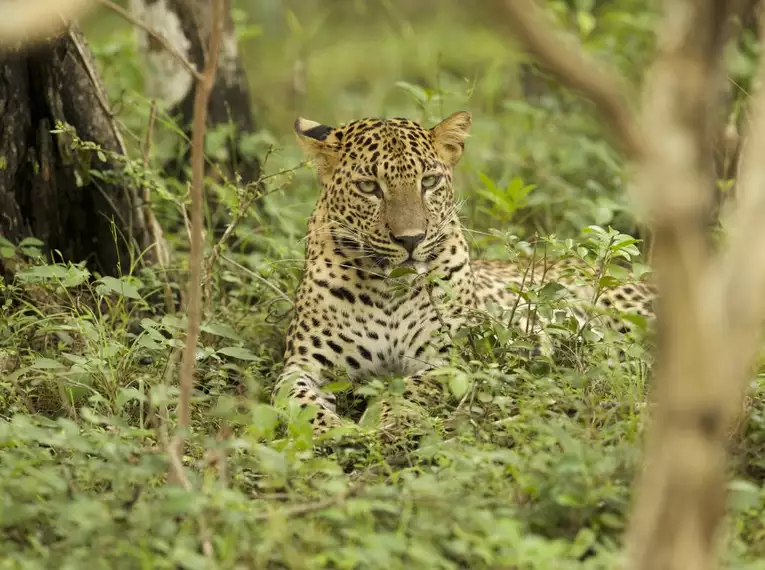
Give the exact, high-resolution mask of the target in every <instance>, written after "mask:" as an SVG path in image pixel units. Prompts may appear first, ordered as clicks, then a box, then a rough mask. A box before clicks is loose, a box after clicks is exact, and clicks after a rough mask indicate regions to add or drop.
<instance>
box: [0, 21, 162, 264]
mask: <svg viewBox="0 0 765 570" xmlns="http://www.w3.org/2000/svg"><path fill="white" fill-rule="evenodd" d="M95 69H96V67H95V62H94V60H93V57H92V55H91V53H90V50H89V48H88V46H87V43H86V42H85V39H84V37H83V35H82V33H81V32H80V31H79V30H78V29H77V28H76V27H73V28H71V29H70V31H68V32H67V33H65V34H64V35H63V36H61V37H60V38H57V39H53V40H51V41H48V42H45V43H42V44H40V45H37V46H36V47H35V48H29V47H27V48H26V49H23V48H15V49H8V50H6V51H4V52H0V115H1V116H2V121H0V160H1V161H2V166H3V167H2V168H0V236H2V237H4V238H5V239H7V240H10V241H11V242H14V243H16V242H18V241H19V240H21V239H23V238H24V237H28V236H34V237H36V238H38V239H40V240H42V241H43V242H45V245H46V247H47V249H48V251H53V250H58V251H60V252H61V254H62V256H63V258H64V259H66V260H72V261H81V260H87V262H88V266H89V268H90V269H91V270H94V271H98V272H100V273H102V274H106V275H117V274H119V273H120V272H121V271H126V270H127V269H128V268H129V267H130V260H131V256H132V257H133V258H137V257H138V256H139V255H140V252H141V251H143V250H144V249H147V248H149V247H150V246H152V245H153V242H154V239H153V237H152V232H151V231H150V229H149V228H150V227H151V220H149V219H148V218H147V217H146V214H145V213H144V211H142V209H141V207H140V202H139V200H138V199H137V193H136V189H135V187H134V186H133V184H132V182H131V181H130V180H129V179H126V178H124V177H122V176H120V172H121V165H120V163H119V160H118V159H115V157H113V156H112V154H111V153H114V154H116V155H124V154H125V149H124V145H123V142H122V139H121V136H120V133H119V131H118V130H117V128H116V126H115V124H114V122H113V121H112V118H111V115H110V112H109V109H108V107H107V102H106V101H107V100H106V95H105V93H104V90H103V86H102V85H101V83H100V79H99V77H98V75H97V73H96V71H95ZM57 123H65V124H67V125H69V126H71V128H72V129H74V131H75V134H76V136H77V137H78V138H79V139H80V140H82V141H90V142H93V143H95V144H96V145H98V147H99V148H101V149H103V150H104V151H106V152H105V153H103V154H102V156H104V157H105V160H103V161H102V160H100V159H99V158H98V157H97V154H96V153H95V152H92V151H81V150H80V151H73V150H72V149H71V145H70V144H69V141H68V138H69V137H68V136H67V135H66V134H64V135H61V134H59V135H57V134H53V133H51V130H53V129H54V128H55V127H56V124H57ZM90 169H93V170H95V171H97V173H100V174H104V175H105V177H106V180H110V182H107V181H105V180H103V179H101V177H99V176H92V175H90V174H89V172H88V171H89V170H90ZM115 234H116V235H115ZM160 245H161V246H162V247H161V248H160V249H159V250H158V249H156V248H151V249H150V250H149V251H148V253H147V254H146V255H145V256H144V258H143V259H142V262H144V263H147V262H148V263H152V262H156V261H157V260H158V251H163V250H164V249H163V247H164V244H160ZM2 269H3V270H8V269H9V267H3V268H2Z"/></svg>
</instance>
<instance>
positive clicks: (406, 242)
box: [390, 233, 425, 255]
mask: <svg viewBox="0 0 765 570" xmlns="http://www.w3.org/2000/svg"><path fill="white" fill-rule="evenodd" d="M390 238H391V239H392V240H393V241H394V243H397V244H398V245H400V246H401V247H403V248H404V249H405V250H406V251H407V252H408V253H409V255H412V253H413V252H414V248H416V247H417V246H418V245H419V243H420V242H421V241H422V240H424V239H425V234H424V233H422V234H416V235H413V236H397V235H394V234H393V233H391V234H390Z"/></svg>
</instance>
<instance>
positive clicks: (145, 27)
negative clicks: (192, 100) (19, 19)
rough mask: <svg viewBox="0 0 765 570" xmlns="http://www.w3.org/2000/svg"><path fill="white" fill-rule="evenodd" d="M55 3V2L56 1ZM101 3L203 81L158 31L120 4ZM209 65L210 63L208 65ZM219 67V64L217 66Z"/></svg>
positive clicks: (101, 0) (190, 64) (108, 1)
mask: <svg viewBox="0 0 765 570" xmlns="http://www.w3.org/2000/svg"><path fill="white" fill-rule="evenodd" d="M54 1H55V0H54ZM97 1H98V2H99V3H101V4H103V5H104V6H106V7H107V8H109V9H110V10H112V11H114V12H115V13H117V14H119V15H120V16H122V17H123V18H125V19H126V20H127V21H128V22H130V23H131V24H133V25H134V26H136V27H138V28H141V29H142V30H143V31H144V32H146V33H147V34H149V35H150V36H151V37H152V38H154V39H155V40H157V41H158V42H159V43H160V44H162V47H164V48H165V49H166V50H167V51H168V52H170V53H171V54H172V55H173V56H174V57H175V58H176V59H177V60H178V61H179V62H180V63H181V64H182V65H183V66H184V67H185V68H186V69H187V70H188V72H189V73H190V74H191V76H192V77H193V78H194V79H196V80H197V83H199V82H201V81H202V77H203V74H200V73H199V71H197V68H196V67H194V64H192V63H191V62H190V61H189V60H188V59H186V57H185V56H184V55H183V54H182V53H181V52H179V51H178V50H177V49H175V47H174V46H173V44H171V43H170V42H169V41H167V39H166V38H165V37H164V36H162V35H161V34H160V33H158V32H157V31H156V30H154V29H153V28H152V27H151V26H149V25H148V24H146V23H145V22H142V21H141V20H139V19H138V18H136V17H135V16H133V15H132V14H131V13H130V12H128V11H127V10H125V9H124V8H123V7H122V6H119V5H118V4H115V3H114V2H112V0H97ZM210 39H211V42H210V48H212V37H211V38H210ZM207 65H209V62H208V64H207ZM216 65H217V64H216Z"/></svg>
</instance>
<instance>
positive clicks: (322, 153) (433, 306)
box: [276, 112, 652, 432]
mask: <svg viewBox="0 0 765 570" xmlns="http://www.w3.org/2000/svg"><path fill="white" fill-rule="evenodd" d="M470 126H471V116H470V114H469V113H466V112H460V113H455V114H454V115H452V116H450V117H449V118H447V119H446V120H444V121H443V122H441V123H440V124H438V125H436V126H435V127H433V128H431V129H425V128H423V127H422V126H420V125H419V124H417V123H416V122H414V121H410V120H407V119H401V118H396V119H389V120H382V119H362V120H357V121H353V122H350V123H348V124H346V125H344V126H341V127H337V128H333V127H329V126H325V125H321V124H319V123H314V122H312V121H307V120H305V119H298V120H297V121H296V122H295V130H296V134H297V138H298V141H299V142H300V144H301V146H302V147H303V149H304V151H305V152H306V153H307V155H308V157H310V158H311V159H312V160H313V162H314V165H315V167H316V170H317V172H318V176H319V178H320V180H321V184H322V187H323V189H322V193H321V196H320V198H319V201H318V203H317V205H316V207H315V209H314V212H313V214H312V216H311V218H310V221H309V224H308V241H307V248H306V261H305V271H304V276H303V280H302V282H301V284H300V287H299V289H298V291H297V295H296V298H295V313H294V316H293V318H292V322H291V324H290V327H289V330H288V333H287V339H286V352H285V367H284V371H283V372H282V374H281V376H280V378H279V381H278V384H277V388H279V389H278V390H277V392H276V393H283V394H285V393H286V394H288V395H289V397H291V398H293V399H295V400H297V401H298V402H299V403H300V405H301V406H302V407H306V406H308V405H310V404H314V405H316V406H317V408H318V411H317V415H316V416H315V418H314V423H313V425H314V429H315V431H317V432H322V431H324V430H326V428H328V427H332V426H335V425H338V424H339V423H341V421H342V420H341V419H340V417H339V416H338V414H337V410H336V399H335V396H334V395H333V394H330V393H327V392H325V391H323V390H322V386H323V385H325V384H326V383H327V382H328V372H329V371H330V370H331V369H333V368H335V367H339V368H342V369H346V370H347V371H348V372H349V374H350V376H351V377H352V378H363V377H366V376H371V375H380V374H396V375H403V376H405V377H406V380H407V385H408V386H410V387H411V386H416V385H417V384H418V382H420V381H421V379H422V374H423V373H424V372H425V371H427V370H429V369H431V368H433V367H435V366H439V365H442V364H445V355H446V353H447V352H448V351H449V349H450V347H449V339H450V336H451V335H450V334H444V333H454V332H456V330H457V329H459V328H460V327H461V326H463V325H464V324H465V322H466V319H467V318H468V317H469V314H470V312H471V311H472V310H474V309H479V308H481V307H483V306H485V305H486V304H487V303H489V302H495V303H497V304H499V305H503V306H511V305H513V304H514V303H515V297H516V295H515V294H514V293H512V292H511V291H508V290H507V289H506V286H507V285H508V284H509V283H515V284H521V282H522V281H523V280H524V279H527V277H528V275H527V272H526V271H525V269H524V267H523V264H520V265H519V264H511V263H508V262H502V261H473V262H471V260H470V255H469V251H468V244H467V242H466V240H465V236H464V235H463V232H462V229H461V226H460V223H459V221H458V216H457V211H456V206H455V200H454V191H453V187H452V172H453V168H454V167H455V165H456V164H457V162H458V161H459V159H460V157H461V155H462V152H463V148H464V139H465V138H466V137H467V136H468V133H469V130H470ZM401 266H410V267H412V268H414V269H415V270H416V272H417V276H416V277H414V278H413V277H411V276H410V277H408V278H399V279H393V278H390V273H391V271H392V270H393V269H395V268H398V267H401ZM564 269H565V268H564ZM524 275H526V277H524ZM426 276H427V277H436V278H438V280H440V283H441V284H442V285H439V284H438V281H435V282H434V280H432V279H426V278H425V277H426ZM556 278H560V280H561V281H562V282H563V284H568V285H570V284H572V283H573V280H572V279H571V278H570V277H567V276H566V272H565V271H564V270H561V269H560V268H557V269H556V266H553V268H552V269H550V270H548V274H547V279H556ZM401 279H408V281H409V288H408V290H406V291H405V292H404V293H403V294H402V293H401V287H400V284H397V283H398V281H400V280H401ZM443 284H446V289H447V290H449V294H446V293H445V290H444V286H443ZM651 296H652V295H651V290H650V288H649V287H648V286H646V285H643V284H640V283H635V284H634V285H622V286H620V287H617V288H614V289H611V290H609V291H606V292H605V293H604V294H603V295H601V296H600V298H599V300H598V304H599V305H600V306H601V307H616V308H618V309H620V310H623V311H632V312H638V313H641V314H644V315H646V316H650V314H651V308H650V300H651ZM575 297H577V298H579V299H581V300H583V301H587V300H590V299H592V291H590V290H587V288H586V287H585V288H581V287H579V288H577V290H576V291H575ZM583 311H584V309H583V308H575V310H574V312H575V313H577V314H578V316H579V317H581V316H582V315H583ZM618 322H620V321H619V319H618V318H616V319H615V320H614V323H613V324H616V323H618ZM617 326H618V325H617ZM444 328H446V329H447V330H444ZM281 388H283V390H282V389H281ZM409 394H410V395H414V394H416V392H411V391H410V392H409Z"/></svg>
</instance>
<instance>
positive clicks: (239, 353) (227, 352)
mask: <svg viewBox="0 0 765 570" xmlns="http://www.w3.org/2000/svg"><path fill="white" fill-rule="evenodd" d="M218 354H222V355H224V356H230V357H232V358H238V359H239V360H258V359H259V358H258V356H256V355H255V354H253V353H252V352H250V351H249V350H247V349H246V348H242V347H240V346H227V347H225V348H221V349H220V350H218Z"/></svg>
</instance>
